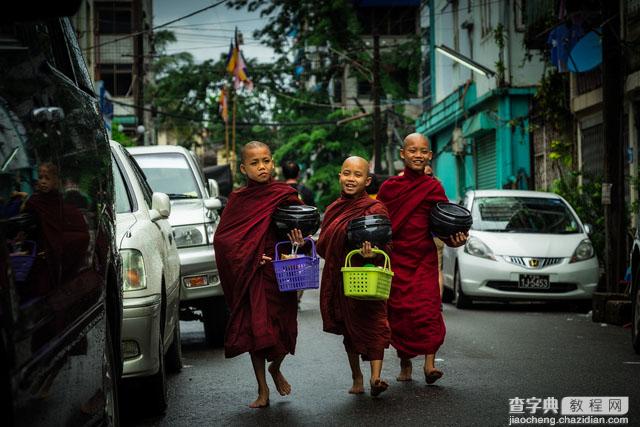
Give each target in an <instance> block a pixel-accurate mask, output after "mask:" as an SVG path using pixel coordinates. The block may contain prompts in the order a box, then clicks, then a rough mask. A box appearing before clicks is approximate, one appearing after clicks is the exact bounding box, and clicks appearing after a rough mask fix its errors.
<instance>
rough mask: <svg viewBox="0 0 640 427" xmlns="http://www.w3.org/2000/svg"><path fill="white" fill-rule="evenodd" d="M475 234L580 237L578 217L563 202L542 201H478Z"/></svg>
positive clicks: (503, 199) (515, 199) (510, 199)
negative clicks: (563, 235)
mask: <svg viewBox="0 0 640 427" xmlns="http://www.w3.org/2000/svg"><path fill="white" fill-rule="evenodd" d="M471 214H472V215H473V226H472V227H471V228H472V229H473V230H478V231H495V232H505V233H544V234H573V233H581V232H582V230H581V227H580V225H579V223H578V220H577V219H576V217H575V215H574V214H573V213H572V212H571V210H569V208H568V207H567V205H566V204H565V203H564V202H563V201H562V200H560V199H552V198H542V197H477V198H475V199H474V200H473V208H472V210H471Z"/></svg>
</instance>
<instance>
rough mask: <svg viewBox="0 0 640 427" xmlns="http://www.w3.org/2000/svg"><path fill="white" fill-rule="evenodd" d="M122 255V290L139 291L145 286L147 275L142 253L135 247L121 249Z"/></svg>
mask: <svg viewBox="0 0 640 427" xmlns="http://www.w3.org/2000/svg"><path fill="white" fill-rule="evenodd" d="M120 256H121V257H122V290H123V291H124V292H127V291H139V290H140V289H146V287H147V275H146V273H145V269H144V259H143V258H142V253H140V251H137V250H135V249H123V250H121V251H120Z"/></svg>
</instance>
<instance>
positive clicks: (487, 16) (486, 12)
mask: <svg viewBox="0 0 640 427" xmlns="http://www.w3.org/2000/svg"><path fill="white" fill-rule="evenodd" d="M492 1H493V0H480V34H481V35H482V37H486V36H488V35H489V34H491V31H493V28H492V26H491V2H492Z"/></svg>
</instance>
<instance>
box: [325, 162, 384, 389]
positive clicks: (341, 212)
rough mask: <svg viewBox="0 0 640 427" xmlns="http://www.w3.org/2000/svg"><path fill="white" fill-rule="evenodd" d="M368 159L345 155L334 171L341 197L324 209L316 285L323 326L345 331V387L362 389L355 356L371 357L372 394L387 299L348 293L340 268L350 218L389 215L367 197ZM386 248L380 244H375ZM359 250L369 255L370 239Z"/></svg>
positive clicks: (381, 350) (379, 383) (378, 371)
mask: <svg viewBox="0 0 640 427" xmlns="http://www.w3.org/2000/svg"><path fill="white" fill-rule="evenodd" d="M368 171H369V163H368V162H367V161H366V160H365V159H363V158H361V157H355V156H354V157H349V158H348V159H347V160H345V161H344V163H343V164H342V169H341V171H340V174H339V178H340V186H341V189H342V194H341V197H340V198H339V199H338V200H336V201H335V202H333V203H332V204H331V205H329V207H327V210H326V212H325V215H324V219H323V221H322V226H321V232H320V238H319V239H318V253H319V254H320V256H322V257H323V258H324V259H325V266H324V270H323V272H322V286H321V289H320V311H321V313H322V321H323V330H324V331H325V332H330V333H333V334H338V335H343V336H344V341H343V342H344V347H345V350H346V352H347V356H348V358H349V365H350V366H351V375H352V378H353V386H352V387H351V389H349V393H352V394H361V393H364V382H363V376H362V371H361V370H360V361H359V358H358V357H359V356H362V359H363V360H365V361H370V362H371V379H370V384H371V395H372V396H377V395H379V394H380V393H382V392H383V391H385V390H386V389H387V387H388V384H387V382H386V381H384V380H382V379H381V378H380V374H381V372H382V359H383V357H384V349H385V348H388V347H389V342H390V339H391V330H390V329H389V322H388V321H387V302H386V301H362V300H356V299H352V298H347V297H346V296H345V295H344V292H343V282H342V273H341V271H340V268H341V267H342V266H343V263H344V260H345V257H346V255H347V253H348V252H349V250H348V247H347V226H348V225H349V222H350V221H351V220H352V219H355V218H358V217H361V216H365V215H375V214H378V215H385V216H388V215H389V214H388V212H387V209H386V208H385V206H384V205H383V204H382V203H381V202H379V201H377V200H373V199H371V198H370V197H369V196H368V195H367V193H366V191H365V190H366V187H367V185H369V183H370V182H371V178H370V177H369V174H368ZM380 249H385V248H380ZM362 252H363V255H364V256H366V257H371V256H372V253H371V244H370V243H369V242H365V243H364V245H363V248H362Z"/></svg>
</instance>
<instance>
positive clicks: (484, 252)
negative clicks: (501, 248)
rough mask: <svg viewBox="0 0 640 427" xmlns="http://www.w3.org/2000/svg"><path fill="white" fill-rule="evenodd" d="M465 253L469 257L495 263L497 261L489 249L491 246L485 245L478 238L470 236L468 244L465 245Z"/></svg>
mask: <svg viewBox="0 0 640 427" xmlns="http://www.w3.org/2000/svg"><path fill="white" fill-rule="evenodd" d="M464 251H465V252H466V253H468V254H469V255H473V256H477V257H480V258H486V259H491V260H494V261H495V260H496V257H495V255H493V252H492V251H491V249H489V246H487V245H485V244H484V242H482V240H480V239H478V238H477V237H473V236H469V238H468V239H467V243H465V245H464Z"/></svg>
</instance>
